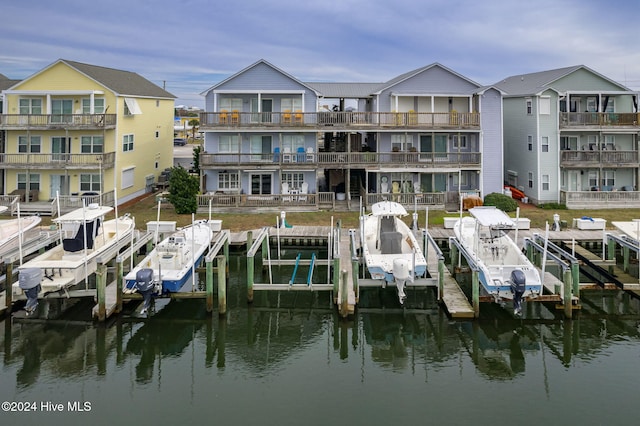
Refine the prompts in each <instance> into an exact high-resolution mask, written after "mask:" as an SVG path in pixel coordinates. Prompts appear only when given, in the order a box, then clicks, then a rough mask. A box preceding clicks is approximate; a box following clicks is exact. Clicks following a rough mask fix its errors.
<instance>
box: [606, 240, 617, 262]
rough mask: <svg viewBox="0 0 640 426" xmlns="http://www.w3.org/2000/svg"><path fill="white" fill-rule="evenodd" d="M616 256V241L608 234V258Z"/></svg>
mask: <svg viewBox="0 0 640 426" xmlns="http://www.w3.org/2000/svg"><path fill="white" fill-rule="evenodd" d="M615 258H616V243H615V241H613V238H611V236H607V259H612V260H613V259H615Z"/></svg>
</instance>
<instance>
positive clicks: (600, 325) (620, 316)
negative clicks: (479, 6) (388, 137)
mask: <svg viewBox="0 0 640 426" xmlns="http://www.w3.org/2000/svg"><path fill="white" fill-rule="evenodd" d="M230 294H231V297H232V298H233V297H235V298H236V299H235V302H234V303H233V304H232V305H231V306H230V309H229V313H228V315H227V316H226V317H224V318H220V317H218V316H217V315H215V314H214V315H213V316H210V315H208V314H207V313H206V311H205V306H204V303H202V301H191V300H183V301H171V302H169V303H167V304H166V306H164V308H163V309H161V310H159V311H158V312H157V313H156V314H155V315H154V316H152V317H150V318H148V319H140V318H135V317H126V316H123V317H120V318H118V319H117V320H115V321H113V322H112V323H111V324H110V325H107V326H102V325H96V324H94V323H93V322H91V321H87V320H81V319H76V318H74V317H73V316H71V317H67V316H64V315H63V316H62V317H61V318H60V319H58V320H47V321H45V320H23V321H17V320H14V321H11V320H5V321H4V322H3V324H2V325H3V329H4V333H3V334H2V345H0V348H2V355H3V357H2V360H3V363H4V366H5V368H4V369H3V372H2V373H0V376H4V375H5V374H14V375H15V380H16V386H17V387H18V389H27V388H30V387H34V386H37V385H38V383H39V382H40V381H41V380H42V378H43V376H46V377H54V378H66V377H78V376H83V375H97V376H104V375H106V374H107V373H108V369H109V368H110V367H109V365H111V364H113V363H115V365H116V366H122V365H126V364H130V365H132V366H133V367H134V368H132V369H131V371H132V374H133V376H132V377H131V380H132V381H135V382H136V383H139V384H148V383H150V382H153V381H154V380H155V379H154V377H155V374H156V373H157V374H159V368H160V363H161V360H167V359H176V360H180V363H182V362H186V363H189V362H191V363H195V364H198V365H200V366H202V368H204V369H211V368H215V369H218V370H219V371H221V372H224V370H225V368H226V367H228V365H227V364H228V363H229V362H232V363H233V366H234V368H235V369H240V370H242V371H244V372H245V373H246V374H247V375H248V376H249V377H266V376H269V375H275V374H277V373H278V372H279V371H283V370H284V369H286V368H287V366H288V365H289V364H291V363H292V362H294V361H295V360H297V359H300V358H301V357H309V356H313V357H316V358H317V357H320V358H325V359H326V360H328V361H330V360H331V359H332V358H336V359H339V360H348V359H355V360H357V361H358V362H360V363H361V364H362V368H363V369H365V370H366V369H371V368H379V369H383V370H388V371H393V372H409V373H411V374H415V371H417V369H416V367H417V366H419V365H433V366H435V367H438V366H441V365H445V364H447V362H449V361H451V360H455V359H458V358H460V357H461V356H462V357H467V359H469V360H470V361H472V362H473V365H474V366H475V367H476V370H477V372H478V374H479V375H480V376H482V377H484V378H486V379H488V380H498V381H505V380H512V379H515V378H518V377H521V376H523V375H524V374H525V372H526V369H527V360H529V359H531V358H536V357H539V356H543V357H548V356H552V357H554V358H556V359H558V360H559V361H560V362H561V364H562V365H563V366H565V367H566V368H570V367H571V366H572V365H573V364H574V361H576V360H582V361H585V362H589V361H590V360H592V359H595V358H598V357H601V356H607V351H608V348H609V347H610V346H612V345H614V344H616V343H618V342H620V341H632V342H638V341H640V332H639V324H640V305H639V302H638V299H636V298H633V297H631V296H629V295H628V294H625V293H622V292H595V293H593V294H591V295H585V297H583V304H582V310H581V312H578V313H576V318H575V319H574V320H570V321H569V320H563V319H561V317H560V314H557V315H554V312H553V307H550V308H549V307H547V308H546V309H547V310H548V312H547V313H546V314H545V315H543V316H546V318H542V319H538V320H534V319H526V318H525V319H514V318H512V317H511V316H510V315H507V314H505V312H504V311H503V310H501V309H500V308H499V307H496V306H492V307H489V306H487V307H483V312H482V318H481V319H479V320H476V321H451V320H450V319H449V318H448V317H447V316H446V315H445V314H444V313H443V312H442V311H441V310H440V309H438V307H437V305H436V304H435V301H434V300H433V296H426V299H425V300H422V302H421V304H422V306H423V307H425V306H426V307H430V308H429V309H422V310H418V309H413V310H411V309H404V310H398V309H389V308H386V307H384V306H374V304H373V303H372V305H371V306H373V307H369V308H365V307H362V308H360V309H359V310H358V311H357V313H356V315H355V316H354V317H353V318H352V319H351V320H349V321H345V320H343V319H342V318H340V317H339V316H338V315H337V313H336V312H335V309H334V308H333V306H332V300H331V295H330V294H325V295H322V294H316V293H300V292H284V293H271V294H266V293H263V294H261V295H259V296H258V297H256V300H255V302H254V304H253V305H252V306H247V304H246V302H244V300H243V299H242V297H239V296H237V295H235V296H234V292H233V291H231V292H230ZM367 297H369V300H370V301H372V300H381V299H384V297H385V296H384V295H382V296H381V295H374V296H367ZM415 297H416V298H417V297H418V296H415ZM409 300H410V299H409ZM88 303H89V304H90V303H91V302H88ZM85 308H86V307H85ZM190 346H193V348H194V349H193V350H192V351H187V348H189V347H190ZM192 352H196V353H197V354H202V356H193V355H189V354H191V353H192ZM110 360H114V362H110ZM229 360H231V361H229ZM173 365H175V364H173ZM365 366H366V368H365Z"/></svg>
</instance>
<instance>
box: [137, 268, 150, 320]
mask: <svg viewBox="0 0 640 426" xmlns="http://www.w3.org/2000/svg"><path fill="white" fill-rule="evenodd" d="M135 288H136V290H138V293H140V294H141V295H142V299H143V300H144V311H146V310H147V309H149V307H150V306H151V296H152V295H153V292H154V284H153V269H150V268H144V269H140V270H139V271H138V272H136V285H135Z"/></svg>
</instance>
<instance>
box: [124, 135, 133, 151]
mask: <svg viewBox="0 0 640 426" xmlns="http://www.w3.org/2000/svg"><path fill="white" fill-rule="evenodd" d="M122 151H123V152H127V151H133V135H124V136H123V137H122Z"/></svg>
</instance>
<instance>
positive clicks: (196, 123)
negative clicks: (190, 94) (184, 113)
mask: <svg viewBox="0 0 640 426" xmlns="http://www.w3.org/2000/svg"><path fill="white" fill-rule="evenodd" d="M187 124H188V125H189V126H191V132H192V138H193V139H195V138H196V130H198V126H199V125H200V120H198V119H197V118H193V119H191V120H189V122H188V123H187Z"/></svg>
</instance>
